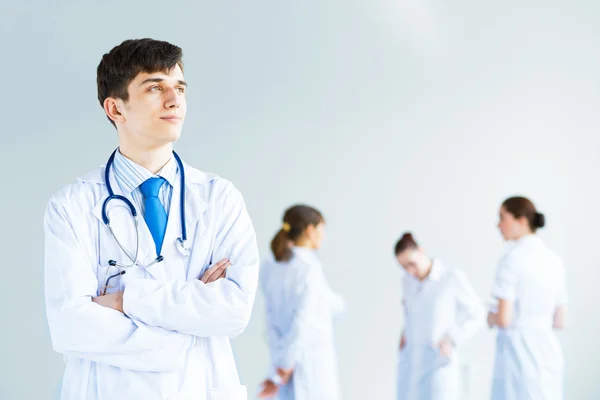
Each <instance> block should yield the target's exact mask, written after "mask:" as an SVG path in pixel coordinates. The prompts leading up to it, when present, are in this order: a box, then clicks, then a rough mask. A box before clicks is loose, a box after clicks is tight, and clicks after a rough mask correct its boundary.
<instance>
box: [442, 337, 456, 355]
mask: <svg viewBox="0 0 600 400" xmlns="http://www.w3.org/2000/svg"><path fill="white" fill-rule="evenodd" d="M438 349H439V350H440V354H441V355H443V356H444V357H450V356H451V355H452V353H453V352H454V343H452V340H450V338H449V337H447V336H446V337H444V338H443V339H442V340H440V341H439V342H438Z"/></svg>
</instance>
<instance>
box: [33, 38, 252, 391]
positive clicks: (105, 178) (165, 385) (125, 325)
mask: <svg viewBox="0 0 600 400" xmlns="http://www.w3.org/2000/svg"><path fill="white" fill-rule="evenodd" d="M181 59H182V51H181V49H180V48H179V47H177V46H174V45H172V44H170V43H167V42H162V41H156V40H152V39H139V40H127V41H125V42H123V43H122V44H120V45H119V46H117V47H115V48H114V49H112V50H111V51H110V52H109V53H107V54H105V55H104V56H103V58H102V61H101V62H100V65H99V66H98V71H97V72H98V75H97V83H98V99H99V101H100V104H101V105H102V106H103V108H104V111H105V113H106V115H107V117H108V118H109V120H110V122H111V123H112V124H113V125H114V126H115V127H116V129H117V132H118V137H119V148H118V149H117V150H116V151H115V153H113V155H112V156H111V157H110V159H109V161H108V162H107V164H106V165H105V166H102V167H100V168H99V169H97V170H95V171H93V172H91V173H90V174H88V175H87V176H85V177H82V178H79V179H77V181H76V182H74V183H72V184H70V185H68V186H67V187H65V188H63V189H62V190H61V191H59V192H58V193H56V194H55V195H54V196H53V197H52V198H51V199H50V201H49V203H48V207H47V210H46V215H45V219H44V228H45V237H46V245H45V292H46V310H47V316H48V323H49V327H50V333H51V336H52V343H53V346H54V349H55V350H56V351H58V352H59V353H61V354H63V356H64V359H65V362H66V367H65V373H64V377H63V385H62V393H61V397H62V399H77V400H81V399H98V400H102V399H145V400H150V399H198V400H205V399H206V400H225V399H226V400H241V399H246V398H247V394H246V388H245V387H244V386H242V385H241V384H240V381H239V377H238V374H237V369H236V365H235V361H234V357H233V354H232V350H231V346H230V343H229V339H230V338H231V337H233V336H236V335H238V334H240V333H241V332H242V331H243V330H244V328H245V327H246V325H247V323H248V321H249V319H250V314H251V310H252V305H253V302H254V297H255V293H256V286H257V280H258V250H257V246H256V238H255V233H254V229H253V227H252V223H251V221H250V218H249V216H248V213H247V211H246V207H245V203H244V200H243V198H242V196H241V194H240V193H239V191H238V190H237V189H236V188H235V187H234V186H233V185H232V184H231V183H230V182H228V181H226V180H224V179H222V178H220V177H218V176H216V175H212V174H208V173H204V172H201V171H199V170H196V169H194V168H192V167H190V166H187V165H185V164H184V163H183V162H182V161H181V159H180V158H179V157H178V156H177V155H176V154H175V153H174V152H173V142H174V141H175V140H177V139H178V138H179V136H180V134H181V129H182V125H183V121H184V118H185V114H186V90H187V84H186V82H185V80H184V76H183V64H182V61H181ZM111 194H114V196H111ZM135 215H137V221H139V223H135V222H134V221H136V219H134V216H135ZM186 239H187V240H186ZM217 260H221V261H218V262H216V261H217Z"/></svg>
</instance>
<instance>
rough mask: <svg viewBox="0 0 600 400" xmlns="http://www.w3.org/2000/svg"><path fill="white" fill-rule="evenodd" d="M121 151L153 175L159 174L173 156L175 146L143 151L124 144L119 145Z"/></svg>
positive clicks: (168, 145) (169, 145) (170, 145)
mask: <svg viewBox="0 0 600 400" xmlns="http://www.w3.org/2000/svg"><path fill="white" fill-rule="evenodd" d="M119 151H120V152H121V154H123V155H124V156H125V157H127V158H128V159H130V160H131V161H133V162H134V163H136V164H137V165H139V166H141V167H144V168H146V169H147V170H148V171H150V172H152V173H153V174H156V173H158V171H160V170H161V169H162V168H163V167H164V166H165V165H166V164H167V163H168V162H169V160H170V159H171V157H172V156H173V145H172V144H171V143H169V144H167V145H164V146H162V147H157V148H153V149H142V148H139V147H134V146H127V145H126V144H124V143H121V144H120V145H119Z"/></svg>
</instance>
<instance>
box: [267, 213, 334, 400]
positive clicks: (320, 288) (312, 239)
mask: <svg viewBox="0 0 600 400" xmlns="http://www.w3.org/2000/svg"><path fill="white" fill-rule="evenodd" d="M324 228H325V221H324V219H323V216H322V215H321V213H320V212H319V211H317V210H316V209H314V208H312V207H308V206H304V205H297V206H293V207H291V208H290V209H288V210H287V211H286V213H285V215H284V218H283V223H282V226H281V229H280V230H279V232H278V233H277V235H276V236H275V238H274V239H273V241H272V242H271V250H272V252H273V256H274V259H273V260H270V261H266V262H265V263H264V264H263V268H262V271H261V286H262V290H263V293H264V296H265V303H266V316H267V326H268V336H269V351H270V355H271V366H272V372H271V376H270V378H269V379H267V380H265V381H264V382H263V384H262V390H261V392H260V394H259V397H260V398H273V397H275V396H276V397H277V398H278V399H280V400H337V399H339V398H340V394H339V385H338V374H337V359H336V354H335V346H334V338H333V320H334V317H335V316H336V315H338V314H340V313H342V312H343V309H344V301H343V300H342V298H341V296H339V295H338V294H336V293H334V292H333V291H332V290H331V289H330V287H329V284H328V283H327V281H326V279H325V275H324V274H323V267H322V266H321V262H320V261H319V259H318V257H317V254H316V250H317V249H319V248H320V247H321V242H322V240H323V234H324Z"/></svg>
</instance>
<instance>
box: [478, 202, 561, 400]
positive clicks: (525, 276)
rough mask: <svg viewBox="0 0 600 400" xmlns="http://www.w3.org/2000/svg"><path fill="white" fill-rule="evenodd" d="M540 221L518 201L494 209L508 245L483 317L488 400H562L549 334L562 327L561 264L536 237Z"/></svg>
mask: <svg viewBox="0 0 600 400" xmlns="http://www.w3.org/2000/svg"><path fill="white" fill-rule="evenodd" d="M545 224H546V219H545V217H544V215H543V214H541V213H539V212H538V211H537V209H536V208H535V206H534V204H533V203H532V202H531V201H530V200H529V199H526V198H524V197H511V198H509V199H507V200H506V201H505V202H504V203H503V204H502V207H501V208H500V223H499V224H498V228H499V229H500V232H501V233H502V236H503V237H504V240H506V241H509V242H511V243H512V246H511V247H510V249H509V250H508V251H507V252H506V254H505V255H504V257H502V259H501V260H500V263H499V265H498V267H497V270H496V278H495V281H494V284H493V288H492V296H493V297H494V298H495V301H496V304H494V306H493V309H492V310H491V311H490V312H489V314H488V324H489V326H490V327H498V335H497V339H496V340H497V342H496V359H495V365H494V378H493V384H492V400H529V399H535V400H548V399H553V400H555V399H556V400H560V399H563V387H562V383H563V369H564V360H563V355H562V350H561V347H560V344H559V342H558V339H557V337H556V335H555V333H554V330H555V329H562V328H564V325H565V321H564V319H565V313H566V307H565V305H566V303H567V292H566V285H565V271H564V267H563V264H562V261H561V259H560V258H559V257H558V256H557V255H556V254H555V253H554V252H552V251H551V250H549V249H548V248H547V247H546V246H545V245H544V242H543V241H542V239H541V238H540V237H539V236H537V235H536V231H537V230H538V229H539V228H543V227H544V226H545Z"/></svg>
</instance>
